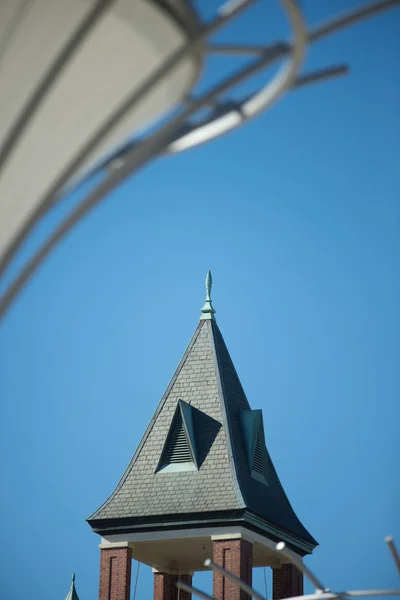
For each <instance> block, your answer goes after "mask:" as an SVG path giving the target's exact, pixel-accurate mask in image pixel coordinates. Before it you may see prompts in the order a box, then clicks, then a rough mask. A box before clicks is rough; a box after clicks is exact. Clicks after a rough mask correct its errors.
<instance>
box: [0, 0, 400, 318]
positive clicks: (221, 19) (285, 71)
mask: <svg viewBox="0 0 400 600" xmlns="http://www.w3.org/2000/svg"><path fill="white" fill-rule="evenodd" d="M399 1H400V0H380V1H376V2H373V3H372V4H369V5H367V6H364V7H362V8H360V9H357V10H355V11H351V12H349V13H347V14H345V15H344V16H342V17H340V18H338V19H334V20H332V21H330V22H328V23H326V24H324V25H322V26H321V27H318V28H316V29H314V30H312V31H311V32H308V33H307V32H306V31H305V28H304V24H303V20H302V17H301V12H300V10H299V8H298V5H297V3H296V1H295V0H280V2H281V3H282V5H283V7H284V8H285V10H286V12H287V16H288V18H289V22H290V23H291V25H292V28H293V29H294V32H295V36H294V43H293V44H288V43H282V42H280V43H278V44H275V45H273V46H270V47H267V48H266V47H259V51H258V52H256V48H255V47H254V48H253V49H252V52H253V53H254V54H256V55H258V58H256V59H255V60H254V61H253V63H252V64H251V65H249V66H246V67H244V68H243V69H239V70H238V71H237V72H236V73H235V74H234V75H233V76H231V77H228V78H227V79H225V80H223V81H222V82H220V83H218V84H217V85H216V86H215V87H214V88H213V89H211V91H210V92H208V93H206V94H204V95H203V96H201V97H199V98H197V99H189V100H187V101H186V103H185V105H184V108H183V109H182V111H181V113H180V114H178V115H177V116H175V117H174V118H172V119H171V120H170V121H169V122H168V123H167V124H166V125H165V126H163V127H161V128H160V129H159V130H158V131H157V132H156V133H155V134H153V135H151V136H149V137H148V138H145V139H143V140H141V141H136V142H133V143H132V144H131V145H130V146H128V147H127V148H125V149H124V150H123V151H122V152H121V151H120V152H117V153H116V154H115V155H114V156H113V157H111V158H110V159H109V160H108V161H107V162H106V163H105V164H104V165H103V166H104V168H107V167H108V168H110V169H111V172H110V173H109V174H108V175H106V179H105V180H104V181H103V182H101V183H100V184H99V185H98V186H97V187H96V188H95V190H93V191H92V192H91V193H90V194H89V195H88V196H87V197H86V198H85V200H84V201H83V203H82V204H81V205H80V206H78V207H77V208H76V209H75V210H74V211H73V212H72V213H71V214H70V215H69V216H68V217H67V218H66V220H65V221H64V222H63V223H62V224H61V225H60V226H59V228H58V229H57V230H56V231H55V232H54V233H53V234H52V236H51V237H50V238H49V239H48V240H47V241H46V242H45V243H44V244H43V245H42V246H41V247H40V248H39V250H38V251H37V253H36V254H35V255H34V256H33V258H32V259H31V260H30V261H28V263H27V264H26V265H25V267H24V268H23V270H22V272H21V273H20V274H19V275H18V276H17V277H16V279H15V280H14V281H13V282H12V284H11V286H10V287H9V289H8V291H6V293H5V294H4V295H3V296H2V297H1V298H0V318H1V316H2V315H3V314H4V312H5V311H6V309H7V308H8V306H9V305H10V303H11V302H12V300H13V299H14V298H15V296H16V295H17V293H18V292H19V291H20V289H21V288H22V287H23V285H24V284H25V282H26V281H27V280H28V279H29V277H30V275H32V273H33V272H34V270H35V269H36V267H37V266H38V265H39V264H40V263H41V261H42V260H43V258H44V257H45V256H46V255H47V254H48V253H49V252H50V250H51V249H52V248H53V247H54V245H55V244H56V243H57V242H58V241H59V240H60V239H61V238H62V237H63V236H64V235H65V234H66V233H67V232H68V231H69V230H70V229H71V228H72V227H73V225H74V224H75V223H77V222H78V220H79V219H81V218H82V217H83V216H84V215H85V214H86V213H87V212H88V211H89V210H90V209H91V208H93V207H94V206H95V205H96V204H97V203H98V202H99V201H100V200H101V199H102V198H103V197H104V196H105V195H106V194H107V193H108V192H109V191H111V190H112V189H113V188H114V187H115V186H116V185H118V184H119V183H120V182H121V181H122V180H123V179H125V178H126V177H128V176H129V175H131V174H132V173H134V172H136V171H137V170H138V169H140V168H141V167H142V166H144V165H145V164H146V163H147V162H149V161H150V160H152V159H154V158H156V157H157V156H160V155H161V154H167V153H176V152H179V151H183V150H186V149H189V148H191V147H193V146H195V145H198V144H199V143H203V142H206V141H208V140H210V139H213V138H215V137H217V136H219V135H222V134H223V133H226V132H228V131H230V130H232V129H234V128H236V127H237V126H239V125H241V124H242V123H244V122H246V121H247V120H248V119H250V118H253V117H255V116H256V115H257V114H259V112H261V111H262V110H265V109H266V108H269V107H270V106H272V104H273V103H274V102H275V101H276V100H277V99H279V97H280V96H281V95H282V94H283V93H284V92H285V91H287V90H288V89H290V88H292V87H295V86H296V85H304V83H309V82H312V81H316V80H319V79H323V78H326V77H329V76H334V75H337V74H342V73H344V72H345V71H346V68H345V67H343V66H339V67H334V68H331V69H325V70H323V71H321V72H317V73H314V74H310V75H308V76H307V75H306V76H304V77H302V78H296V76H297V73H298V70H299V67H300V65H301V62H302V59H303V56H304V53H305V48H306V44H307V42H313V41H316V40H317V39H320V38H321V37H323V36H325V35H328V34H330V33H332V32H334V31H336V30H338V29H341V28H342V27H344V26H346V25H350V24H352V23H354V22H356V21H358V20H360V19H362V18H365V17H368V16H371V15H372V14H375V13H376V12H379V11H381V10H384V9H387V8H390V7H392V6H394V5H396V4H399ZM253 2H254V0H241V1H240V2H239V3H235V4H234V5H232V4H230V5H228V8H226V7H225V9H224V10H223V11H220V13H219V14H218V16H217V17H216V18H215V19H214V20H213V21H212V22H211V23H210V24H209V25H208V26H205V27H203V28H202V29H201V30H200V31H199V33H198V34H197V35H196V36H194V38H193V39H192V40H190V41H189V42H188V43H187V44H185V45H184V46H183V47H182V48H181V49H180V50H178V51H177V52H176V53H175V54H174V55H173V56H171V57H170V59H168V60H167V61H166V62H165V63H164V65H162V66H161V67H160V68H159V69H157V71H156V72H154V73H153V74H151V75H150V76H149V77H148V79H147V80H146V81H145V83H144V84H143V86H142V87H141V88H140V89H139V90H136V91H134V92H133V93H132V95H131V96H130V98H128V99H127V101H126V102H125V103H124V104H123V105H122V106H120V107H119V109H118V110H117V111H116V112H115V113H114V114H113V115H111V117H110V118H109V119H108V121H107V122H106V123H105V124H104V125H103V127H102V128H101V129H100V130H99V131H98V132H97V133H96V134H95V135H94V136H93V137H92V138H91V139H90V140H89V141H88V143H87V144H86V146H85V148H84V149H83V150H82V151H81V152H80V153H79V154H78V155H77V156H76V157H75V159H74V160H73V161H72V162H71V163H70V164H69V165H68V166H67V167H66V169H65V170H64V172H63V173H62V175H61V176H60V177H59V178H58V179H57V180H56V181H55V182H54V184H53V186H52V187H51V189H50V190H49V192H48V193H47V194H46V196H45V197H44V198H43V199H42V202H41V205H40V207H39V209H38V211H36V213H35V214H34V215H32V217H31V218H30V219H29V220H28V222H27V223H26V224H25V226H24V227H23V228H22V229H21V230H20V232H19V234H18V235H17V236H16V238H15V240H14V243H13V244H12V245H11V246H10V248H9V252H8V253H7V255H6V256H5V257H4V259H3V261H2V262H1V263H0V275H1V273H2V272H4V271H5V269H6V268H7V266H8V264H9V263H10V261H11V260H12V258H13V257H14V255H15V254H16V252H17V251H18V249H19V247H20V246H21V244H22V242H23V240H24V239H25V238H26V236H27V235H28V234H29V233H30V231H31V230H32V229H33V227H34V226H35V225H36V223H37V222H38V220H39V219H40V218H41V217H42V216H43V215H44V214H45V213H46V212H47V211H48V210H49V209H51V207H52V206H54V205H55V204H56V203H57V202H58V201H59V200H60V199H61V196H62V194H63V193H65V192H66V191H67V187H68V186H69V185H70V184H71V180H72V178H73V176H74V173H76V171H77V170H78V169H79V167H80V165H81V164H82V162H83V161H84V160H85V158H86V157H87V156H88V155H89V154H90V153H91V152H92V151H93V150H94V149H95V148H96V147H97V145H98V144H99V143H100V142H101V141H102V139H103V138H104V136H106V135H107V133H108V131H110V129H111V128H112V127H113V126H114V125H115V124H116V123H118V122H119V120H120V119H121V118H122V117H123V115H124V114H125V112H126V111H128V110H130V109H131V108H132V106H134V104H135V103H136V102H138V101H139V100H140V99H142V98H143V97H144V96H145V95H146V94H147V93H148V92H149V91H150V90H151V89H152V87H153V86H154V85H155V84H156V83H157V82H158V81H159V80H160V78H162V77H165V76H166V75H167V74H168V73H169V72H170V70H171V69H173V68H174V67H175V66H176V65H177V64H178V63H179V61H180V60H181V59H182V58H183V57H184V56H185V54H186V53H187V52H189V51H192V50H193V48H196V47H197V46H198V45H199V44H201V43H203V41H204V40H205V39H206V38H208V37H209V36H210V35H212V34H213V33H215V32H216V31H217V30H218V29H220V28H221V27H223V26H224V25H225V24H226V23H228V22H229V21H230V20H231V19H233V18H235V17H236V16H237V15H238V14H239V13H240V12H241V11H242V10H244V9H246V8H248V7H249V6H250V5H251V4H252V3H253ZM210 48H211V50H210V51H213V46H211V47H210ZM237 48H238V47H235V51H236V50H237ZM221 50H222V51H224V48H223V46H219V48H218V51H221ZM231 50H232V48H230V49H228V50H227V51H228V52H230V51H231ZM244 53H248V48H245V52H244ZM288 55H290V56H291V60H289V63H288V65H285V66H284V67H283V68H282V69H281V70H280V71H279V73H278V75H277V76H276V77H275V78H274V80H273V81H272V82H270V83H269V84H267V85H266V86H265V87H264V88H262V89H261V90H260V91H258V92H257V93H256V94H254V95H253V96H251V97H250V98H246V99H245V100H244V101H242V102H241V103H229V104H228V107H229V108H230V110H226V111H225V112H224V111H223V114H222V115H221V106H220V105H218V102H217V99H218V97H219V96H220V95H221V94H222V93H224V92H226V91H227V90H229V89H231V88H232V87H233V86H234V85H237V84H238V83H241V82H242V81H244V80H245V79H246V78H248V77H250V76H251V75H252V74H254V73H255V72H257V71H259V70H261V69H263V68H265V67H266V66H268V65H269V64H271V63H272V62H273V61H274V60H277V59H278V58H282V57H285V56H288ZM210 104H211V105H214V106H215V105H217V108H216V109H215V110H214V112H213V113H212V115H211V117H210V118H209V119H208V120H206V121H203V122H202V123H200V124H197V125H191V124H190V122H188V121H187V119H188V118H190V117H191V116H192V115H193V114H195V112H196V111H197V110H198V109H199V108H202V107H204V106H207V105H210Z"/></svg>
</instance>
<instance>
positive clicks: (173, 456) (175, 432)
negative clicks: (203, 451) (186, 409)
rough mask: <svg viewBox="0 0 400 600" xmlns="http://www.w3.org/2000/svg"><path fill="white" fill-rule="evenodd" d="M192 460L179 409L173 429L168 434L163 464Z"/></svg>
mask: <svg viewBox="0 0 400 600" xmlns="http://www.w3.org/2000/svg"><path fill="white" fill-rule="evenodd" d="M190 461H192V454H191V452H190V448H189V442H188V439H187V437H186V433H185V428H184V425H183V420H182V415H181V413H180V411H179V412H178V413H177V414H176V417H175V419H174V423H173V429H172V431H171V434H170V440H169V445H168V450H167V452H166V455H165V464H167V465H169V464H171V463H184V462H190Z"/></svg>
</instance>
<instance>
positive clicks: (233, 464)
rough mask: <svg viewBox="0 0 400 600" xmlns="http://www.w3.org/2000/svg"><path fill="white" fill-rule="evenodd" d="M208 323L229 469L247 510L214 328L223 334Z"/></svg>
mask: <svg viewBox="0 0 400 600" xmlns="http://www.w3.org/2000/svg"><path fill="white" fill-rule="evenodd" d="M207 323H210V325H209V330H208V335H209V338H210V344H211V348H212V353H213V360H214V367H215V373H216V379H217V385H218V395H219V401H220V406H221V415H222V421H223V423H222V425H223V428H224V431H225V439H226V445H227V450H228V459H229V468H230V471H231V475H232V479H233V486H234V489H235V495H236V499H237V501H238V502H239V504H240V505H241V506H242V508H246V503H245V501H244V497H243V493H242V490H241V487H240V483H239V478H238V475H237V472H236V460H235V455H234V444H232V442H231V435H232V432H231V427H230V423H229V419H228V415H227V411H226V397H225V390H224V385H223V381H222V377H221V370H220V364H219V360H218V352H217V347H216V344H215V337H214V328H217V330H218V332H219V334H220V336H221V337H222V334H221V332H220V330H219V327H218V325H217V323H216V321H212V320H210V321H207Z"/></svg>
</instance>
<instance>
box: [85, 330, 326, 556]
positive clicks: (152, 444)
mask: <svg viewBox="0 0 400 600" xmlns="http://www.w3.org/2000/svg"><path fill="white" fill-rule="evenodd" d="M179 400H183V401H184V402H186V403H188V404H190V405H191V406H192V408H193V414H194V428H195V436H196V448H197V452H198V466H199V468H198V470H197V469H196V470H190V471H182V472H168V473H167V472H165V473H163V472H162V471H160V472H157V467H158V466H159V462H160V457H161V454H162V452H163V448H164V444H165V441H166V438H167V436H168V432H169V429H170V426H171V422H172V419H173V417H174V414H175V411H176V408H177V404H178V401H179ZM249 409H250V406H249V403H248V401H247V398H246V396H245V393H244V391H243V388H242V386H241V383H240V381H239V378H238V376H237V373H236V370H235V368H234V366H233V363H232V360H231V358H230V356H229V352H228V350H227V348H226V345H225V342H224V340H223V338H222V335H221V332H220V330H219V328H218V326H217V324H216V322H215V321H214V320H211V319H210V320H203V321H200V323H199V325H198V327H197V329H196V331H195V333H194V335H193V337H192V340H191V341H190V343H189V346H188V348H187V350H186V352H185V354H184V356H183V358H182V360H181V362H180V364H179V366H178V368H177V370H176V372H175V374H174V376H173V378H172V380H171V382H170V384H169V386H168V388H167V390H166V392H165V394H164V396H163V398H162V400H161V402H160V404H159V406H158V408H157V410H156V412H155V414H154V416H153V418H152V420H151V422H150V424H149V426H148V428H147V430H146V432H145V434H144V436H143V438H142V440H141V442H140V444H139V447H138V449H137V450H136V452H135V454H134V456H133V457H132V460H131V462H130V464H129V465H128V468H127V469H126V471H125V473H124V475H123V477H122V478H121V480H120V482H119V484H118V485H117V487H116V489H115V490H114V492H113V493H112V494H111V496H110V497H109V498H108V500H106V502H105V503H104V504H103V505H102V506H101V507H100V508H99V509H98V510H97V511H96V512H95V513H94V514H93V515H92V516H91V517H89V519H88V521H89V523H90V524H91V525H92V527H93V528H95V529H97V530H99V523H103V522H104V527H105V526H106V523H107V522H109V520H112V521H113V523H114V525H115V522H116V520H119V519H121V520H126V519H130V520H132V519H135V518H138V519H140V520H142V521H143V520H146V517H149V518H154V519H156V520H157V518H159V517H163V518H165V519H167V518H169V517H176V516H177V515H185V516H187V515H191V514H195V513H196V514H198V513H201V514H202V515H205V516H206V515H207V514H216V513H218V514H221V515H223V513H224V512H228V511H240V510H243V509H247V510H249V511H251V512H253V513H254V514H255V515H257V516H258V517H260V518H261V519H263V520H265V521H266V522H268V523H271V524H273V525H275V526H277V527H278V528H281V529H283V530H285V531H287V532H289V533H291V534H293V535H295V536H297V537H298V538H300V539H301V540H305V541H306V542H308V543H309V544H311V545H312V546H315V545H316V544H317V542H316V541H315V540H314V538H313V537H312V536H311V535H310V534H309V533H308V532H307V530H306V529H305V528H304V527H303V525H302V524H301V523H300V521H299V520H298V518H297V517H296V515H295V513H294V511H293V509H292V508H291V506H290V504H289V501H288V499H287V497H286V495H285V492H284V491H283V488H282V486H281V484H280V481H279V479H278V476H277V474H276V471H275V469H274V467H273V464H272V461H271V460H270V457H269V456H268V463H269V464H268V470H269V485H265V484H264V483H262V482H260V481H257V480H256V479H254V478H253V477H251V473H250V470H249V465H248V461H247V457H246V448H245V443H244V439H243V431H242V429H241V425H240V423H241V421H240V411H243V410H249ZM221 518H222V517H221ZM100 528H101V527H100Z"/></svg>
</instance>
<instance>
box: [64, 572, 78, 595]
mask: <svg viewBox="0 0 400 600" xmlns="http://www.w3.org/2000/svg"><path fill="white" fill-rule="evenodd" d="M65 600H79V597H78V594H77V593H76V589H75V573H72V583H71V587H70V588H69V592H68V594H67V596H66V598H65Z"/></svg>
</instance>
